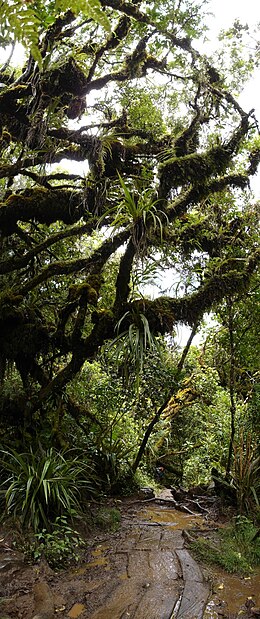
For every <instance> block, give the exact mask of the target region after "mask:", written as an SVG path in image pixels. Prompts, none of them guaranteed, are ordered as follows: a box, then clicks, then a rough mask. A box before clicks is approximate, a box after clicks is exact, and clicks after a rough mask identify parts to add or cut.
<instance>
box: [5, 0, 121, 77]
mask: <svg viewBox="0 0 260 619" xmlns="http://www.w3.org/2000/svg"><path fill="white" fill-rule="evenodd" d="M69 10H70V11H72V12H73V13H74V14H75V15H79V14H80V13H81V14H82V15H84V17H87V18H90V19H93V20H94V21H95V22H97V23H98V24H100V25H101V26H102V27H103V28H105V29H106V30H107V31H108V32H110V30H111V27H110V23H109V19H108V18H107V16H106V14H105V13H104V12H103V11H102V10H101V5H100V2H99V0H69V1H68V0H56V1H55V2H50V3H48V7H47V11H46V13H45V14H44V11H43V3H42V1H41V0H35V1H33V0H28V1H27V2H24V0H3V2H1V7H0V19H1V28H2V37H3V41H5V40H11V38H12V37H13V40H14V41H15V42H19V43H22V44H23V45H24V47H27V46H28V47H29V49H30V52H31V54H32V56H33V58H34V59H35V60H36V61H37V62H38V64H39V66H40V68H42V56H41V50H40V45H39V38H40V35H41V33H42V31H43V29H44V28H46V27H48V26H50V25H51V24H52V23H54V21H55V19H56V18H57V17H58V16H59V15H60V14H63V13H65V12H66V11H69Z"/></svg>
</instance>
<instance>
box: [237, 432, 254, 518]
mask: <svg viewBox="0 0 260 619" xmlns="http://www.w3.org/2000/svg"><path fill="white" fill-rule="evenodd" d="M231 480H232V484H233V486H234V488H235V490H236V495H237V502H238V509H239V512H240V514H243V513H247V514H250V513H253V511H254V510H256V509H258V510H259V507H260V455H259V448H258V447H257V446H256V445H254V444H253V439H252V435H251V434H250V433H248V435H247V436H244V435H243V432H240V437H239V441H238V442H237V443H236V444H235V445H234V464H233V469H232V476H231Z"/></svg>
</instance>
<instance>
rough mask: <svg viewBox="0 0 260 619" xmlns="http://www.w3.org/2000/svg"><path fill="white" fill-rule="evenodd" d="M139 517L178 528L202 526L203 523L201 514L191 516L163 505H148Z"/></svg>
mask: <svg viewBox="0 0 260 619" xmlns="http://www.w3.org/2000/svg"><path fill="white" fill-rule="evenodd" d="M139 517H140V519H142V520H146V521H150V522H158V523H159V524H166V525H167V526H169V527H172V528H174V529H178V530H180V529H190V528H192V527H194V526H196V525H200V526H202V524H203V516H199V515H198V516H192V515H191V514H185V513H183V512H179V511H177V510H176V509H169V508H165V507H152V508H150V507H149V508H147V509H145V510H142V511H141V512H140V513H139Z"/></svg>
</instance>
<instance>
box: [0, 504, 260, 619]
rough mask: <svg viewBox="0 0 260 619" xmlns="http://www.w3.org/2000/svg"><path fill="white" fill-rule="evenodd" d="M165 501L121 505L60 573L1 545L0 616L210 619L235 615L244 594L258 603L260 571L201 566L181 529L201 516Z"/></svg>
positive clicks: (12, 618)
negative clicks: (110, 523)
mask: <svg viewBox="0 0 260 619" xmlns="http://www.w3.org/2000/svg"><path fill="white" fill-rule="evenodd" d="M170 500H171V496H170V494H169V496H168V495H167V496H164V500H163V501H162V503H160V502H156V501H151V502H149V501H145V502H143V503H141V502H138V503H137V504H135V503H133V504H131V503H129V504H128V505H127V506H126V507H125V506H122V509H121V513H122V521H121V526H120V530H119V531H118V532H116V533H113V534H112V533H110V534H106V535H104V534H103V535H98V536H96V537H95V538H92V539H91V540H89V547H88V549H87V551H86V553H85V555H84V556H83V557H82V562H81V563H80V565H79V566H76V567H75V566H74V567H72V568H71V569H67V570H64V571H62V572H54V571H52V570H51V569H50V568H49V567H48V565H47V564H46V562H44V561H43V562H41V564H39V565H36V566H27V565H25V564H24V561H23V557H22V555H20V554H19V553H16V552H14V551H13V550H11V549H10V548H9V550H7V549H4V548H3V547H2V548H1V545H0V595H1V602H2V609H1V611H0V617H1V619H33V618H34V619H36V618H37V619H54V618H55V617H60V618H66V619H68V618H70V619H77V618H79V619H217V618H218V617H222V618H225V617H226V618H228V617H230V618H231V617H232V618H233V617H236V616H239V617H240V615H238V613H239V612H241V605H242V604H243V603H244V601H245V600H246V599H247V598H250V597H252V599H253V600H254V605H255V608H257V606H258V605H259V606H260V599H259V598H260V587H259V575H256V576H254V575H251V576H250V578H248V579H245V578H244V579H240V578H239V577H236V576H229V575H227V574H225V573H222V572H220V571H216V572H213V571H211V572H210V573H205V572H204V570H202V569H201V567H200V566H199V565H198V563H196V561H195V560H194V559H193V558H192V556H191V555H190V553H189V550H188V549H187V548H186V547H185V535H183V531H184V530H185V531H189V529H193V530H194V529H197V530H198V529H201V528H203V527H204V526H205V523H204V518H203V516H202V515H200V514H187V513H183V512H180V511H177V510H176V509H174V508H173V507H171V503H170ZM207 526H208V523H207ZM243 616H245V617H247V616H248V615H241V617H243ZM250 616H251V615H250ZM252 616H253V615H252Z"/></svg>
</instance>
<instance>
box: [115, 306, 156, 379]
mask: <svg viewBox="0 0 260 619" xmlns="http://www.w3.org/2000/svg"><path fill="white" fill-rule="evenodd" d="M124 321H125V322H127V323H128V324H129V322H130V324H129V326H128V328H127V329H125V330H123V331H121V330H120V329H121V326H122V323H123V322H124ZM116 329H117V333H118V335H117V337H116V338H115V339H114V340H113V342H112V345H115V346H116V357H117V359H120V360H123V363H124V367H125V376H126V377H127V375H128V368H129V365H132V366H133V367H134V370H135V376H136V388H137V391H138V390H139V384H140V375H141V373H142V370H143V364H144V359H145V354H146V351H147V350H155V349H157V348H158V346H157V342H156V340H155V338H154V337H153V335H152V333H151V331H150V325H149V322H148V320H147V318H146V316H145V315H144V314H142V313H139V312H138V311H135V310H132V311H131V312H130V311H128V312H125V314H124V315H123V316H122V318H120V320H119V321H118V323H117V326H116Z"/></svg>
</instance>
